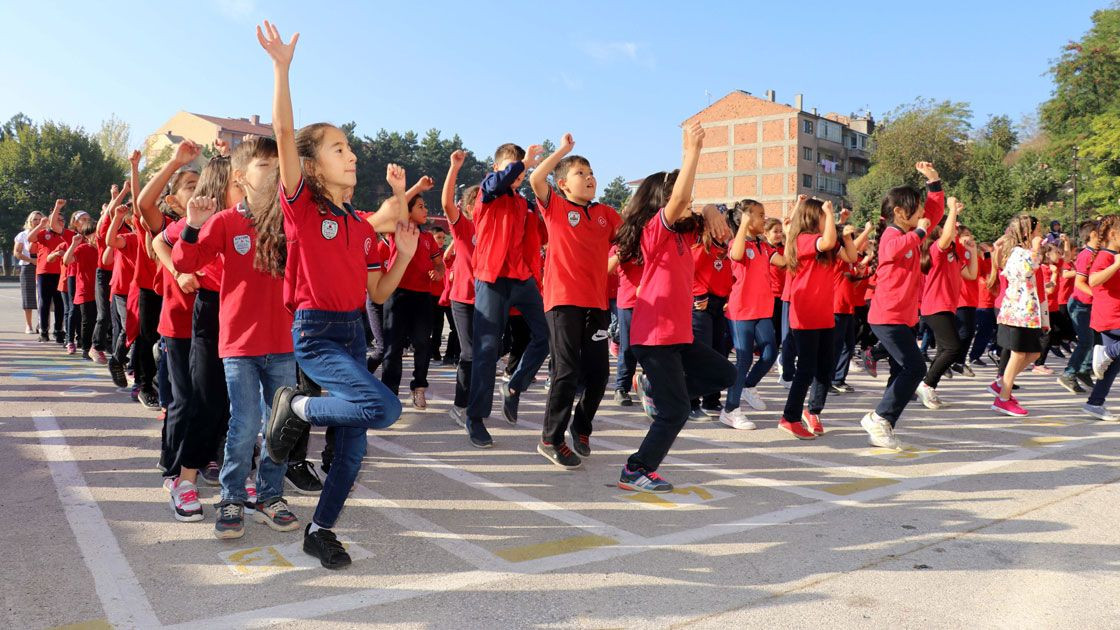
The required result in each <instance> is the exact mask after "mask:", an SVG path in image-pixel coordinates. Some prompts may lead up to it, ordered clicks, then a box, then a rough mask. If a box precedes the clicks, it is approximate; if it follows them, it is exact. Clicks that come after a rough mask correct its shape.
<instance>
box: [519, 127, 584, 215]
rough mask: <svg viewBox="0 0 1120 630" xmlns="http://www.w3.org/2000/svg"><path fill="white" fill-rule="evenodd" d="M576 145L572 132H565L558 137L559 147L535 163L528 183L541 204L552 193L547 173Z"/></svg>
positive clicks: (546, 201) (545, 201)
mask: <svg viewBox="0 0 1120 630" xmlns="http://www.w3.org/2000/svg"><path fill="white" fill-rule="evenodd" d="M575 145H576V141H575V140H574V139H573V138H572V134H570V133H566V134H564V137H563V138H561V139H560V148H558V149H556V150H555V151H553V152H552V155H550V156H548V157H546V158H545V159H543V160H541V163H540V164H538V165H537V168H536V170H534V171H533V172H532V174H531V175H529V185H530V186H532V188H533V194H534V195H536V196H537V199H538V200H539V201H540V202H541V203H542V204H546V205H547V204H548V198H549V197H550V196H551V195H552V186H550V185H549V183H548V175H549V173H551V172H552V171H554V170H556V165H557V164H559V163H560V160H562V159H564V156H566V155H568V154H569V153H571V152H572V147H574V146H575Z"/></svg>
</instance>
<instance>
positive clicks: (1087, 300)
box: [1073, 247, 1099, 304]
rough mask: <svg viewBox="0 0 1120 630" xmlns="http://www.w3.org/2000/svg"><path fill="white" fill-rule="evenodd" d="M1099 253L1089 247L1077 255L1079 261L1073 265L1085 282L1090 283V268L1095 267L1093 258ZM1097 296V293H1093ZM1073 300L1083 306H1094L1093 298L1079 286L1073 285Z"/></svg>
mask: <svg viewBox="0 0 1120 630" xmlns="http://www.w3.org/2000/svg"><path fill="white" fill-rule="evenodd" d="M1097 251H1099V250H1093V249H1090V248H1088V247H1086V248H1084V249H1082V250H1081V251H1080V252H1078V254H1077V260H1075V261H1074V263H1073V268H1074V270H1075V271H1077V275H1079V276H1081V277H1083V278H1085V282H1086V283H1088V282H1089V268H1090V267H1092V266H1093V257H1094V256H1096V255H1097ZM1093 293H1094V294H1095V293H1096V291H1093ZM1073 299H1075V300H1077V301H1078V302H1081V303H1082V304H1092V303H1093V296H1092V295H1090V294H1088V293H1085V292H1084V291H1082V290H1080V289H1078V288H1077V284H1074V285H1073Z"/></svg>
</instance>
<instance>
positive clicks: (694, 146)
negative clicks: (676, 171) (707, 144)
mask: <svg viewBox="0 0 1120 630" xmlns="http://www.w3.org/2000/svg"><path fill="white" fill-rule="evenodd" d="M703 144H704V128H703V127H701V126H700V122H699V121H697V122H694V123H692V124H691V125H689V126H687V127H685V128H684V148H685V150H686V151H699V150H700V147H701V146H703Z"/></svg>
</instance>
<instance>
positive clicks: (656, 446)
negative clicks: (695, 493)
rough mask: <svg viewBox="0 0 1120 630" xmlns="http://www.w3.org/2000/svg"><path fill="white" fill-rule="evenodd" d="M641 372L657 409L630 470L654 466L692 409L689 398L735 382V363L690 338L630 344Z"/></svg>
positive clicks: (670, 445) (648, 468) (646, 468)
mask: <svg viewBox="0 0 1120 630" xmlns="http://www.w3.org/2000/svg"><path fill="white" fill-rule="evenodd" d="M631 348H632V349H633V350H634V355H635V356H637V358H638V363H639V364H640V365H641V366H642V373H643V374H645V376H646V378H647V379H649V385H650V390H651V391H650V396H651V397H652V398H653V405H654V407H655V408H656V412H655V413H654V416H653V423H652V424H650V427H649V431H647V432H646V437H645V439H643V440H642V445H641V446H639V447H638V451H637V452H636V453H634V454H633V455H631V456H630V458H629V460H627V462H626V465H627V467H628V468H629V469H630V470H635V469H638V468H644V469H645V470H647V471H653V470H657V467H658V466H660V465H661V461H662V460H663V459H665V456H666V455H667V454H668V453H669V449H670V448H671V447H672V446H673V442H674V441H675V440H676V439H677V434H678V433H680V432H681V429H682V428H683V427H684V425H685V423H686V422H687V421H688V413H689V411H691V410H692V405H691V404H690V403H689V401H690V400H691V399H692V398H695V397H698V396H700V397H702V396H704V395H706V394H711V393H712V392H718V391H720V390H724V389H727V388H728V387H731V385H732V384H733V383H734V382H735V366H734V365H732V364H731V363H730V362H729V361H728V360H727V359H725V358H723V357H721V356H720V355H719V353H718V352H716V351H715V349H714V348H712V347H711V346H707V345H704V344H702V343H697V342H696V341H693V342H692V343H691V344H687V343H684V344H676V345H671V346H631Z"/></svg>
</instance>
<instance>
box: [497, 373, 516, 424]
mask: <svg viewBox="0 0 1120 630" xmlns="http://www.w3.org/2000/svg"><path fill="white" fill-rule="evenodd" d="M499 389H500V390H501V392H502V416H503V417H504V418H505V419H506V422H508V423H510V424H517V405H518V403H519V402H520V401H521V394H515V393H513V390H511V389H510V388H509V383H502V386H501V387H500V388H499Z"/></svg>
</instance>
